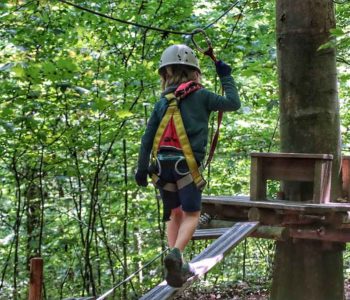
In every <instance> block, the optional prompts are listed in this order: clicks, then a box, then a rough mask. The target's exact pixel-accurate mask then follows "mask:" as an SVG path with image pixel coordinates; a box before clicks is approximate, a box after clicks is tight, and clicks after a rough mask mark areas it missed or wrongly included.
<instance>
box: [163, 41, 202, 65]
mask: <svg viewBox="0 0 350 300" xmlns="http://www.w3.org/2000/svg"><path fill="white" fill-rule="evenodd" d="M169 65H186V66H191V67H194V68H196V69H197V70H198V71H199V72H200V71H201V70H200V68H199V62H198V59H197V57H196V54H195V53H194V51H193V50H192V49H191V48H190V47H188V46H186V45H173V46H170V47H168V48H166V49H165V50H164V52H163V54H162V57H161V58H160V64H159V69H158V71H160V69H161V68H162V67H165V66H169Z"/></svg>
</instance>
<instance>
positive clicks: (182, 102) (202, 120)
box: [135, 45, 240, 287]
mask: <svg viewBox="0 0 350 300" xmlns="http://www.w3.org/2000/svg"><path fill="white" fill-rule="evenodd" d="M216 70H217V73H218V75H219V77H220V81H221V84H222V86H223V89H224V91H225V95H226V97H223V96H219V95H217V94H215V93H212V92H210V91H208V90H206V89H204V88H203V87H202V86H201V85H200V79H201V70H200V68H199V63H198V59H197V58H196V56H195V53H194V51H193V50H192V49H191V48H189V47H187V46H186V45H173V46H170V47H168V48H167V49H166V50H165V51H164V52H163V54H162V57H161V60H160V67H159V69H158V72H159V75H160V78H161V82H162V90H163V92H162V94H161V97H160V100H159V101H158V102H157V103H156V104H155V107H154V110H153V112H152V115H151V117H150V119H149V122H148V124H147V128H146V131H145V134H144V135H143V137H142V140H141V147H140V152H139V158H138V169H137V172H136V174H135V180H136V182H137V184H138V185H139V186H147V176H148V173H149V171H150V173H152V174H153V175H152V177H153V178H152V179H153V181H154V182H155V184H156V186H157V188H159V192H160V195H161V198H162V201H163V208H164V216H163V220H164V221H166V222H167V237H168V244H169V247H170V248H171V251H170V252H169V254H168V255H167V256H166V257H165V259H164V264H165V268H166V276H165V279H166V281H167V282H168V284H169V285H170V286H173V287H181V286H182V284H183V283H184V282H185V281H186V280H187V279H188V278H189V277H190V276H191V275H193V273H191V270H190V267H189V264H188V263H184V261H183V257H182V253H183V251H184V249H185V247H186V245H187V244H188V242H189V241H190V240H191V238H192V235H193V233H194V231H195V229H196V227H197V225H198V221H199V217H200V210H201V195H202V191H201V189H202V187H203V182H204V181H203V180H202V178H199V179H198V178H194V176H192V175H193V174H195V173H193V172H194V171H198V166H200V165H201V164H202V162H203V159H204V156H205V152H206V146H207V141H208V122H209V116H210V113H211V112H212V111H218V110H220V111H234V110H237V109H239V108H240V100H239V96H238V93H237V89H236V86H235V83H234V81H233V78H232V77H231V67H230V66H228V65H227V64H225V63H223V62H222V61H218V62H216ZM169 95H170V96H169ZM171 105H176V106H177V107H178V109H179V110H180V112H181V118H182V121H181V119H180V120H179V119H177V118H176V117H172V116H171V117H170V120H169V121H167V124H165V123H164V124H163V125H161V124H162V119H163V117H164V116H165V115H166V114H167V109H168V107H170V106H171ZM180 123H183V127H184V131H185V135H187V138H188V140H187V141H189V143H186V138H184V137H183V135H184V134H183V133H182V131H181V130H182V129H181V126H182V125H181V124H180ZM179 124H180V125H179ZM158 127H162V128H161V129H159V128H158ZM183 127H182V128H183ZM184 144H185V146H184ZM152 148H153V151H152ZM185 148H186V150H185ZM188 148H189V149H188ZM191 150H192V151H191ZM151 152H153V156H155V157H154V158H153V159H154V163H153V164H151V167H150V168H149V162H150V154H151ZM191 155H192V156H191ZM191 159H192V161H194V162H195V166H194V167H193V166H192V165H191ZM192 164H193V163H192ZM197 164H198V166H197ZM193 169H195V170H194V171H193ZM199 177H200V175H199Z"/></svg>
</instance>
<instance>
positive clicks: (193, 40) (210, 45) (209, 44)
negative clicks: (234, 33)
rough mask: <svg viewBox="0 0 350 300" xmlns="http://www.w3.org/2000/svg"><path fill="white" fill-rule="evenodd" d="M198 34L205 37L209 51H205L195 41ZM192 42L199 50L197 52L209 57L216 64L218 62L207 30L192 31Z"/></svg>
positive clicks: (197, 29)
mask: <svg viewBox="0 0 350 300" xmlns="http://www.w3.org/2000/svg"><path fill="white" fill-rule="evenodd" d="M198 33H201V34H203V35H204V39H205V42H206V43H207V45H208V49H206V50H205V49H203V48H201V47H199V46H198V44H197V42H196V41H195V39H194V36H195V35H196V34H198ZM191 40H192V42H193V44H194V46H195V47H196V48H197V50H198V51H199V52H202V53H203V54H204V55H208V56H209V57H210V58H211V59H212V60H213V61H214V62H216V57H215V55H214V50H213V46H212V43H211V40H210V39H209V37H208V35H207V33H206V32H205V30H203V29H202V28H196V29H194V30H193V31H192V34H191Z"/></svg>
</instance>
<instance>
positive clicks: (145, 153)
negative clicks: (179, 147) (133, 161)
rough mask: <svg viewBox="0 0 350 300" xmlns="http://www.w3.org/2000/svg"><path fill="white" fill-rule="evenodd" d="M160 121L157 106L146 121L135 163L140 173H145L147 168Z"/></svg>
mask: <svg viewBox="0 0 350 300" xmlns="http://www.w3.org/2000/svg"><path fill="white" fill-rule="evenodd" d="M159 123H160V120H159V117H158V115H157V104H156V106H155V108H154V110H153V112H152V114H151V117H150V118H149V120H148V123H147V127H146V131H145V133H144V135H143V136H142V138H141V146H140V151H139V157H138V162H137V168H138V170H140V171H146V170H147V169H148V166H149V161H150V155H151V151H152V146H153V140H154V136H155V134H156V132H157V129H158V126H159Z"/></svg>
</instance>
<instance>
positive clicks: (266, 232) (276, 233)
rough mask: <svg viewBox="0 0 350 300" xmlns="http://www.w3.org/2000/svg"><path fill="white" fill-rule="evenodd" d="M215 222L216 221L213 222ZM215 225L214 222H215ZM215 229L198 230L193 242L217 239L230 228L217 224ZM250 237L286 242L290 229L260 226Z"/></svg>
mask: <svg viewBox="0 0 350 300" xmlns="http://www.w3.org/2000/svg"><path fill="white" fill-rule="evenodd" d="M213 221H214V220H213ZM213 223H214V222H213ZM212 226H213V228H206V229H197V230H196V231H195V232H194V234H193V237H192V239H193V240H207V239H216V238H218V237H220V236H222V235H223V234H224V233H225V232H226V231H227V230H229V229H230V228H229V227H221V228H215V224H212ZM249 237H253V238H264V239H273V240H277V241H286V240H287V239H288V238H289V231H288V228H285V227H280V226H259V227H257V229H256V230H255V231H253V232H252V233H251V234H250V235H249Z"/></svg>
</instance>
